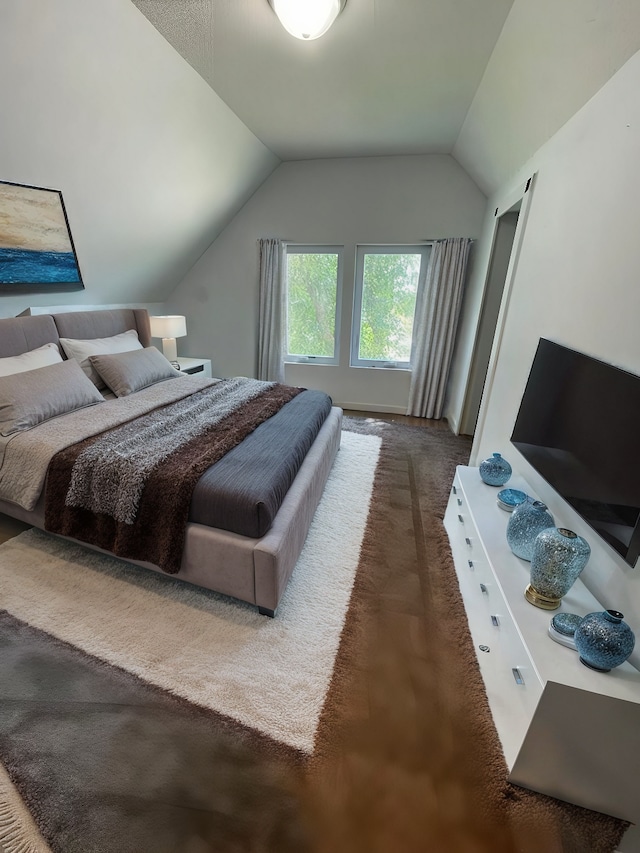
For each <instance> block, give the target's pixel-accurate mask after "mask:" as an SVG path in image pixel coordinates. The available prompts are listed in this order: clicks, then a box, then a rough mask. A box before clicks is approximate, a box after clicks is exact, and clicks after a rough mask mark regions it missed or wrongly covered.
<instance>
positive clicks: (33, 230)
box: [0, 181, 84, 296]
mask: <svg viewBox="0 0 640 853" xmlns="http://www.w3.org/2000/svg"><path fill="white" fill-rule="evenodd" d="M83 289H84V284H83V283H82V276H81V274H80V267H79V266H78V259H77V257H76V251H75V248H74V245H73V239H72V237H71V231H70V229H69V221H68V219H67V212H66V210H65V206H64V201H63V200H62V193H61V192H60V191H59V190H50V189H45V188H43V187H31V186H27V185H25V184H14V183H9V182H5V181H0V296H3V295H9V294H15V293H48V292H54V291H63V290H83Z"/></svg>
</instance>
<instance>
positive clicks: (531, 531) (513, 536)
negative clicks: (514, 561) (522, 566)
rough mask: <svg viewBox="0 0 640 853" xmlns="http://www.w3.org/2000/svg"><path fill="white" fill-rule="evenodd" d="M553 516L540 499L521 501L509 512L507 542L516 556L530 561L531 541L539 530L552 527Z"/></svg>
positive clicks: (531, 553) (553, 522)
mask: <svg viewBox="0 0 640 853" xmlns="http://www.w3.org/2000/svg"><path fill="white" fill-rule="evenodd" d="M554 525H555V521H554V520H553V516H552V515H551V513H550V512H549V510H548V509H547V507H546V504H543V503H542V501H533V500H531V499H529V500H526V501H523V503H521V504H518V506H517V507H516V508H515V509H514V510H513V512H512V513H511V517H510V518H509V523H508V524H507V542H508V544H509V548H511V550H512V551H513V553H514V554H515V555H516V557H520V558H521V559H523V560H529V561H531V557H532V556H533V543H534V542H535V538H536V536H537V535H538V533H540V531H542V530H545V529H546V528H547V527H553V526H554Z"/></svg>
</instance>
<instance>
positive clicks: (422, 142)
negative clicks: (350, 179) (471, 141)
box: [134, 0, 513, 160]
mask: <svg viewBox="0 0 640 853" xmlns="http://www.w3.org/2000/svg"><path fill="white" fill-rule="evenodd" d="M134 2H135V4H136V6H138V8H139V9H140V10H141V11H142V12H143V13H144V14H145V15H146V17H147V18H148V19H149V20H150V21H151V22H152V23H153V24H154V25H155V26H156V28H157V29H158V30H159V31H160V32H161V33H162V34H163V35H164V36H165V38H166V39H167V40H168V41H169V42H170V43H171V44H172V45H173V46H174V47H175V48H176V50H177V51H178V52H179V53H180V54H182V56H183V57H184V58H185V59H186V60H187V61H188V62H189V64H190V65H191V66H192V67H193V68H195V69H196V70H197V71H198V72H199V73H200V74H201V76H202V77H203V78H204V79H205V80H206V81H207V82H208V83H209V84H210V85H211V87H212V88H213V89H214V90H215V91H216V92H217V94H218V95H219V96H220V97H221V98H222V99H223V100H224V101H225V102H226V103H227V105H228V106H229V107H231V109H232V110H233V111H234V113H235V114H236V115H237V116H238V117H239V118H240V119H241V120H242V121H243V122H244V123H245V124H246V125H247V127H248V128H249V129H250V130H252V131H253V133H255V135H256V136H257V137H258V138H259V139H260V140H261V141H262V142H263V143H264V144H265V145H266V146H267V147H268V148H270V149H271V151H273V153H274V154H276V155H277V156H278V157H280V159H282V160H298V159H309V158H322V157H349V156H367V155H384V154H428V153H449V152H450V151H451V150H452V148H453V145H454V143H455V141H456V139H457V137H458V134H459V132H460V129H461V127H462V124H463V122H464V119H465V116H466V115H467V112H468V110H469V107H470V105H471V102H472V100H473V98H474V95H475V93H476V90H477V88H478V86H479V84H480V81H481V79H482V75H483V73H484V71H485V68H486V66H487V63H488V61H489V58H490V56H491V54H492V51H493V49H494V47H495V44H496V42H497V40H498V37H499V36H500V32H501V30H502V27H503V25H504V22H505V19H506V17H507V15H508V14H509V10H510V9H511V6H512V4H513V0H483V1H482V2H481V3H479V2H478V0H348V1H347V4H346V6H345V8H344V11H343V12H342V14H341V15H340V16H339V17H338V19H337V20H336V22H335V23H334V25H333V27H332V28H331V29H330V30H329V32H328V33H326V34H325V35H324V36H323V37H322V38H320V39H317V40H315V41H311V42H303V41H300V40H298V39H295V38H292V37H291V36H290V35H289V34H288V33H287V32H286V31H285V30H284V29H283V27H282V26H281V24H280V22H279V21H278V19H277V18H276V16H275V14H274V12H273V10H272V8H271V7H270V5H269V3H268V2H267V0H179V1H178V0H134Z"/></svg>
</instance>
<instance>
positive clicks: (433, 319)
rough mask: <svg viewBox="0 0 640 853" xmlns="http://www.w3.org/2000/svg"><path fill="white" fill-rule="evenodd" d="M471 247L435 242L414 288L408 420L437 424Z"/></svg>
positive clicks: (464, 242)
mask: <svg viewBox="0 0 640 853" xmlns="http://www.w3.org/2000/svg"><path fill="white" fill-rule="evenodd" d="M471 243H472V241H471V240H469V239H468V238H466V237H451V238H449V239H447V240H438V241H437V242H436V243H434V245H433V247H432V249H431V257H430V259H429V267H428V269H427V275H426V276H425V279H424V281H423V282H421V283H420V284H419V286H418V295H417V299H416V315H415V321H414V335H413V339H414V352H413V357H412V365H413V368H412V373H411V387H410V390H409V405H408V407H407V414H408V415H415V416H417V417H420V418H441V417H442V408H443V405H444V394H445V390H446V387H447V379H448V376H449V368H450V366H451V357H452V355H453V344H454V341H455V336H456V329H457V326H458V318H459V316H460V307H461V305H462V291H463V287H464V279H465V273H466V270H467V260H468V257H469V249H470V247H471Z"/></svg>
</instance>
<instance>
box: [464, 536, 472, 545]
mask: <svg viewBox="0 0 640 853" xmlns="http://www.w3.org/2000/svg"><path fill="white" fill-rule="evenodd" d="M464 541H465V542H466V543H467V545H468V546H469V548H471V539H469V537H468V536H465V537H464Z"/></svg>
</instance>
